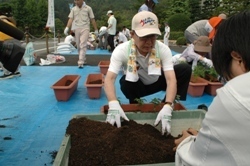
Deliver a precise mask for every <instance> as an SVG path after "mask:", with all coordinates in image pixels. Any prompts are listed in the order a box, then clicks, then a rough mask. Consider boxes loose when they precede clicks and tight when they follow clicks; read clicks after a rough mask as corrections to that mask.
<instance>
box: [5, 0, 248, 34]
mask: <svg viewBox="0 0 250 166" xmlns="http://www.w3.org/2000/svg"><path fill="white" fill-rule="evenodd" d="M85 2H86V4H87V5H89V6H91V7H92V9H93V11H94V14H95V17H96V21H97V25H98V27H99V28H100V27H101V26H107V19H108V17H107V16H106V13H107V11H108V10H113V13H114V15H115V17H116V19H117V22H118V25H117V29H118V30H120V29H121V28H122V26H123V25H125V26H127V27H128V28H130V27H131V20H132V17H133V15H134V14H136V13H137V11H138V9H139V7H140V6H141V5H142V4H143V3H144V0H86V1H85ZM202 2H203V3H202ZM69 3H74V1H73V0H54V4H55V18H56V21H55V22H56V31H58V30H59V31H60V32H61V33H62V32H63V29H64V28H65V25H66V23H67V20H68V14H69V12H70V9H69ZM245 9H250V1H249V0H203V1H201V0H159V4H157V5H156V7H155V9H154V13H155V14H156V15H157V16H158V18H159V22H160V24H161V25H162V26H161V27H160V29H161V31H162V32H163V31H164V26H163V25H164V22H168V21H169V25H170V27H171V33H172V32H176V31H183V29H185V27H187V26H188V25H187V24H188V23H190V24H191V23H192V22H195V21H197V20H200V19H208V18H210V17H212V16H216V15H218V14H219V13H225V14H227V15H228V16H231V15H233V14H235V13H237V12H239V11H242V10H245ZM0 13H1V14H3V13H4V14H11V15H13V17H14V18H15V19H16V21H17V26H18V28H19V29H21V30H25V27H27V26H28V27H29V32H30V33H31V34H33V35H37V36H39V35H42V34H43V33H44V28H45V25H46V22H47V16H48V0H0ZM176 14H177V16H176ZM180 14H182V15H180ZM182 16H183V17H182ZM184 16H185V17H184ZM171 17H175V19H174V20H175V21H171V19H170V18H171ZM190 20H191V22H190ZM180 27H181V28H180ZM91 28H92V29H91V30H93V27H91ZM170 36H171V35H170Z"/></svg>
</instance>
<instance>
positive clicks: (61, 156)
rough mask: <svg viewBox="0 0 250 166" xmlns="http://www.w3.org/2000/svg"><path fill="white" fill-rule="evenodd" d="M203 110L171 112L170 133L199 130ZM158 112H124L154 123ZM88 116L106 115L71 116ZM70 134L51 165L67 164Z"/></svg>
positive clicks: (100, 118) (101, 118) (99, 116)
mask: <svg viewBox="0 0 250 166" xmlns="http://www.w3.org/2000/svg"><path fill="white" fill-rule="evenodd" d="M205 113H206V112H205V111H204V110H198V109H197V110H192V111H178V112H173V113H172V121H171V134H172V135H173V136H175V137H176V136H178V135H179V134H181V133H182V130H185V129H188V128H194V129H196V130H199V129H200V128H201V123H202V120H203V119H204V117H205ZM157 114H158V113H133V112H129V113H126V115H127V117H128V118H129V119H133V120H135V121H136V122H137V123H141V124H145V123H147V124H152V125H153V124H154V121H155V119H156V117H157ZM82 117H85V118H88V119H91V120H96V121H103V122H104V121H105V120H106V115H104V114H95V115H75V116H73V118H82ZM160 128H161V123H160V124H159V125H158V126H157V129H158V130H160ZM70 141H71V140H70V135H65V137H64V138H63V141H62V143H61V146H60V149H59V151H58V153H57V155H56V158H55V161H54V163H53V166H67V165H68V160H69V150H70V147H71V142H70ZM145 165H150V166H163V165H165V166H166V165H167V166H174V165H175V163H157V164H145Z"/></svg>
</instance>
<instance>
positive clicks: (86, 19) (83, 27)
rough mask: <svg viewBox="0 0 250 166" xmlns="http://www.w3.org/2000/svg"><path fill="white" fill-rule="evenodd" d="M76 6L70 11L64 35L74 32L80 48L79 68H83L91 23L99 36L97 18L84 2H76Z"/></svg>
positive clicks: (81, 0) (79, 0)
mask: <svg viewBox="0 0 250 166" xmlns="http://www.w3.org/2000/svg"><path fill="white" fill-rule="evenodd" d="M74 2H75V6H74V7H73V8H72V9H71V10H70V13H69V16H68V18H69V19H68V23H67V26H66V28H65V29H64V34H65V35H68V31H69V29H70V28H71V30H74V32H75V40H76V45H77V48H78V54H79V59H78V62H77V64H78V67H79V68H83V65H84V64H86V63H87V62H86V51H87V41H88V37H89V33H90V22H91V23H92V25H93V27H94V29H95V35H96V36H97V35H98V29H97V26H96V21H95V16H94V13H93V10H92V8H91V7H90V6H88V5H87V4H86V3H85V2H84V0H75V1H74Z"/></svg>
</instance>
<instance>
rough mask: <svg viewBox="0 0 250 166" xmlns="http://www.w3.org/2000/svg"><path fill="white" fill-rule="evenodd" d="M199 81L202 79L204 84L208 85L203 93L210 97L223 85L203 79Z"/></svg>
mask: <svg viewBox="0 0 250 166" xmlns="http://www.w3.org/2000/svg"><path fill="white" fill-rule="evenodd" d="M201 79H203V80H204V82H206V83H207V84H208V85H207V86H206V87H205V92H206V93H208V94H210V95H212V96H216V90H217V89H218V88H221V87H222V86H223V84H222V83H221V82H211V81H208V80H206V79H204V78H201Z"/></svg>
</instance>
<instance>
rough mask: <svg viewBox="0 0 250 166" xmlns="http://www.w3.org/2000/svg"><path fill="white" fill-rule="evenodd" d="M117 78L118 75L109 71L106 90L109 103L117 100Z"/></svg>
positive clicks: (105, 84)
mask: <svg viewBox="0 0 250 166" xmlns="http://www.w3.org/2000/svg"><path fill="white" fill-rule="evenodd" d="M116 77H117V74H115V73H113V72H111V71H108V72H107V74H106V76H105V81H104V90H105V93H106V96H107V98H108V101H112V100H117V97H116V91H115V80H116Z"/></svg>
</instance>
